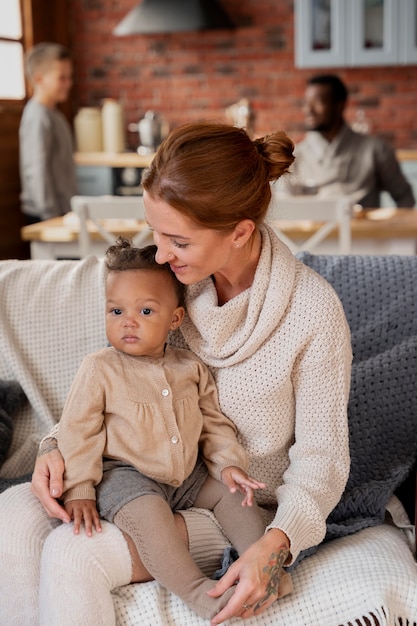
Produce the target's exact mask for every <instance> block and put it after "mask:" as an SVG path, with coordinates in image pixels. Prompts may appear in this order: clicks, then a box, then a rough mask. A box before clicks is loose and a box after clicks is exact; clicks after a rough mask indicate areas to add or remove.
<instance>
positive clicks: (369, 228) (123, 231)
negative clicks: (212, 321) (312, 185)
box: [21, 208, 417, 243]
mask: <svg viewBox="0 0 417 626" xmlns="http://www.w3.org/2000/svg"><path fill="white" fill-rule="evenodd" d="M277 224H278V225H279V227H280V228H281V230H282V231H283V232H284V233H286V234H287V235H288V236H289V237H291V238H295V239H297V237H298V238H305V237H308V236H310V235H312V234H313V233H315V232H316V231H317V230H318V228H319V227H320V223H318V222H312V221H310V220H297V221H294V222H292V221H285V222H284V221H283V222H280V221H278V222H277ZM105 227H106V228H108V229H109V230H110V231H111V232H113V233H114V234H115V235H117V236H119V235H121V236H124V237H130V236H132V234H134V233H136V232H137V231H138V227H137V222H136V221H135V220H118V219H114V220H106V223H105ZM143 228H146V224H145V223H144V222H143ZM78 232H79V227H78V218H77V217H76V216H75V215H74V214H71V213H68V214H67V215H66V216H64V217H55V218H53V219H51V220H46V221H44V222H39V223H38V224H31V225H30V226H24V227H23V228H22V229H21V237H22V239H23V241H45V242H56V243H62V242H71V241H76V240H77V239H78ZM91 232H92V233H93V238H95V239H97V240H99V239H101V237H100V235H99V233H98V232H97V230H96V229H95V228H94V227H92V229H91ZM331 236H333V237H335V236H336V231H335V232H334V233H332V234H331V235H330V237H331ZM352 238H353V239H405V238H406V239H410V238H415V239H417V210H415V209H390V208H388V209H375V210H373V211H369V212H367V213H366V214H365V215H364V216H360V217H358V216H354V217H352Z"/></svg>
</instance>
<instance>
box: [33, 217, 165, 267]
mask: <svg viewBox="0 0 417 626" xmlns="http://www.w3.org/2000/svg"><path fill="white" fill-rule="evenodd" d="M103 226H104V227H105V228H106V229H108V230H110V232H112V233H114V238H115V239H117V237H128V238H129V237H133V235H135V234H136V233H137V232H139V231H141V230H145V229H146V228H148V226H147V224H146V223H145V222H138V221H137V220H126V219H120V220H119V219H111V220H103ZM89 232H90V234H91V239H92V240H93V249H94V250H93V254H96V255H97V256H100V255H103V254H104V252H105V251H106V249H107V248H108V246H109V244H108V243H107V242H106V241H104V240H103V238H102V237H101V235H100V234H99V233H98V231H97V228H95V226H94V225H93V224H92V225H91V226H89ZM78 234H79V221H78V217H77V216H76V215H75V214H73V213H67V215H65V216H64V217H54V218H52V219H50V220H45V221H43V222H38V223H37V224H31V225H30V226H24V227H23V228H22V230H21V237H22V239H23V241H29V242H30V256H31V258H32V259H71V258H75V259H76V258H79V250H78ZM152 242H153V238H152V235H151V234H150V237H149V243H152Z"/></svg>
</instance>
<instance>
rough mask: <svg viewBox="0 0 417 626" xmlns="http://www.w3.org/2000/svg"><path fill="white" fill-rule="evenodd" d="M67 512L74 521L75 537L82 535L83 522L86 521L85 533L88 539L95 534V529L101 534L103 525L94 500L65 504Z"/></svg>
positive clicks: (73, 501) (72, 501) (74, 501)
mask: <svg viewBox="0 0 417 626" xmlns="http://www.w3.org/2000/svg"><path fill="white" fill-rule="evenodd" d="M65 510H66V512H67V513H68V514H69V516H70V517H71V519H72V520H74V535H78V534H79V533H80V528H81V522H82V521H84V527H85V532H86V534H87V535H88V537H91V536H92V534H93V528H94V529H95V530H96V531H97V532H98V533H100V532H101V523H100V518H99V515H98V513H97V508H96V503H95V501H94V500H70V501H69V502H67V503H66V504H65Z"/></svg>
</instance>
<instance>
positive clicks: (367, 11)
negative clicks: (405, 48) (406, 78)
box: [348, 0, 404, 67]
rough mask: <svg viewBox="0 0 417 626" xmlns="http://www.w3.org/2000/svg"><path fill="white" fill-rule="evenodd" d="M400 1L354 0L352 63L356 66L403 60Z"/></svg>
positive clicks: (351, 7) (350, 23)
mask: <svg viewBox="0 0 417 626" xmlns="http://www.w3.org/2000/svg"><path fill="white" fill-rule="evenodd" d="M402 1H404V0H402ZM400 2H401V0H350V15H349V20H348V30H349V32H350V59H349V65H351V66H354V67H356V66H361V65H367V66H370V65H394V64H396V63H399V61H400V59H399V21H400V20H399V11H400Z"/></svg>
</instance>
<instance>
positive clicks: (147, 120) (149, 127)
mask: <svg viewBox="0 0 417 626" xmlns="http://www.w3.org/2000/svg"><path fill="white" fill-rule="evenodd" d="M129 130H137V131H138V134H139V142H140V145H139V147H138V152H139V154H149V153H152V152H155V151H156V150H157V148H158V146H159V145H160V144H161V143H162V141H163V140H164V139H165V137H166V136H167V135H168V132H169V127H168V123H167V121H166V120H165V118H164V117H162V115H160V114H159V113H156V112H155V111H146V113H145V115H144V117H143V119H141V120H140V121H139V122H138V124H130V125H129Z"/></svg>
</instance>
